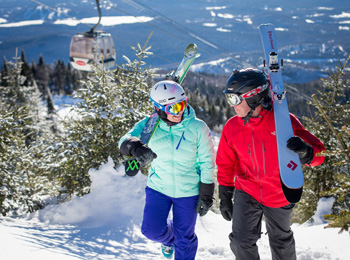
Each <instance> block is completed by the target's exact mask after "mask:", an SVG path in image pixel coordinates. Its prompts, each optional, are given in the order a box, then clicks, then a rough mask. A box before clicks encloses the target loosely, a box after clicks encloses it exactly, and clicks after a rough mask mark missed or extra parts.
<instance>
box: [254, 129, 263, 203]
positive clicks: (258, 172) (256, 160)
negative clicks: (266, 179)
mask: <svg viewBox="0 0 350 260" xmlns="http://www.w3.org/2000/svg"><path fill="white" fill-rule="evenodd" d="M252 143H253V152H254V159H255V162H256V165H257V166H256V168H257V169H256V177H257V180H258V183H259V186H260V201H261V203H262V202H263V200H262V183H261V181H260V171H259V163H258V158H257V157H256V151H255V142H254V128H253V129H252Z"/></svg>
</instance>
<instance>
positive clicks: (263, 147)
mask: <svg viewBox="0 0 350 260" xmlns="http://www.w3.org/2000/svg"><path fill="white" fill-rule="evenodd" d="M262 151H263V167H264V176H265V175H266V168H265V165H266V163H265V144H264V142H263V143H262Z"/></svg>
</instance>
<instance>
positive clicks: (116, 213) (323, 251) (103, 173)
mask: <svg viewBox="0 0 350 260" xmlns="http://www.w3.org/2000/svg"><path fill="white" fill-rule="evenodd" d="M89 173H90V175H91V179H92V187H91V192H90V194H88V195H85V196H83V197H76V198H73V199H72V200H71V201H70V202H66V203H62V204H56V205H49V206H47V207H46V208H45V209H42V210H40V211H38V212H35V213H33V214H30V215H27V216H22V217H17V218H10V217H1V218H0V233H1V236H0V245H1V254H0V259H1V260H18V259H35V260H47V259H50V260H56V259H57V260H81V259H85V260H87V259H101V260H110V259H118V260H124V259H128V260H131V259H134V260H140V259H142V260H151V259H152V260H157V259H162V258H161V254H160V245H159V244H158V243H155V242H152V241H150V240H148V239H146V238H145V237H144V236H143V235H142V234H141V231H140V225H141V222H142V214H143V206H144V200H145V193H144V188H145V186H146V177H145V176H144V175H142V174H138V175H136V176H135V177H125V176H124V169H123V167H120V166H119V167H117V168H116V169H115V168H114V164H113V162H112V161H111V160H109V161H108V162H107V163H105V164H103V165H102V166H101V167H100V169H91V170H90V172H89ZM332 203H333V199H332V198H330V199H322V200H320V202H319V205H318V209H317V212H316V215H315V217H314V219H315V222H314V223H306V224H303V225H297V224H293V226H292V229H293V231H294V234H295V239H296V250H297V257H298V259H299V260H316V259H317V260H336V259H337V260H345V259H349V254H350V250H349V245H350V236H349V233H347V232H343V233H341V234H338V232H339V229H331V228H329V229H324V227H325V225H326V224H325V222H324V220H323V218H322V217H321V215H323V214H325V213H327V211H329V209H330V207H331V205H332ZM263 226H264V225H263ZM230 229H231V223H230V222H228V221H226V220H224V219H223V218H222V217H221V215H219V214H215V213H213V212H211V211H210V212H209V213H208V214H207V215H206V216H204V217H198V220H197V225H196V233H197V236H198V239H199V247H198V252H197V257H196V259H197V260H208V259H218V260H220V259H233V254H232V252H231V250H230V248H229V240H228V235H229V233H230ZM265 233H266V230H263V234H262V237H261V239H260V240H259V241H258V246H259V252H260V256H261V259H262V260H267V259H271V254H270V250H269V246H268V237H267V235H266V234H265Z"/></svg>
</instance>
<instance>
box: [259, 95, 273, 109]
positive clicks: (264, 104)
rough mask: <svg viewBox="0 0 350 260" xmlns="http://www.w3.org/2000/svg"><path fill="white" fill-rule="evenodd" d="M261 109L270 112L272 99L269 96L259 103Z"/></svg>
mask: <svg viewBox="0 0 350 260" xmlns="http://www.w3.org/2000/svg"><path fill="white" fill-rule="evenodd" d="M261 105H262V107H263V108H264V109H265V110H267V111H271V110H272V99H271V98H270V97H269V96H265V97H264V99H263V101H262V102H261Z"/></svg>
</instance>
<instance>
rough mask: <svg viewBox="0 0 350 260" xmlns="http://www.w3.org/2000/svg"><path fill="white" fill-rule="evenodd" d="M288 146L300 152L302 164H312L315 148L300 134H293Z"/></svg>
mask: <svg viewBox="0 0 350 260" xmlns="http://www.w3.org/2000/svg"><path fill="white" fill-rule="evenodd" d="M287 148H288V149H290V150H292V151H294V152H296V153H298V155H299V158H300V162H301V163H302V164H310V163H311V161H312V159H313V158H314V149H312V146H311V145H309V144H308V143H306V142H304V140H303V139H301V138H300V137H298V136H293V137H291V138H289V140H288V141H287Z"/></svg>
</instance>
